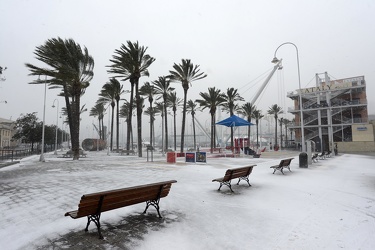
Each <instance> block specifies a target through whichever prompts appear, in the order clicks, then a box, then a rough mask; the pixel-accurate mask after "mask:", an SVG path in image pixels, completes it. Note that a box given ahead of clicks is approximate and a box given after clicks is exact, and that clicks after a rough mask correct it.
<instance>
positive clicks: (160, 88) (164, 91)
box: [152, 76, 175, 150]
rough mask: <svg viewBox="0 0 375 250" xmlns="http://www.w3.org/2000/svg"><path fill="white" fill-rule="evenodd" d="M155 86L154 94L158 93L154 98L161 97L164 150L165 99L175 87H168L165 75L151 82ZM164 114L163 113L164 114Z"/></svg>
mask: <svg viewBox="0 0 375 250" xmlns="http://www.w3.org/2000/svg"><path fill="white" fill-rule="evenodd" d="M152 83H153V84H154V87H155V94H156V95H158V97H157V98H156V100H160V99H162V100H163V102H162V109H163V114H162V116H163V118H164V131H165V132H164V136H165V150H167V149H168V119H167V117H168V115H167V105H166V104H167V101H168V94H169V93H170V92H171V91H173V90H174V89H175V88H173V87H170V84H171V82H170V79H169V78H167V77H165V76H159V78H158V80H156V81H153V82H152ZM164 114H165V115H164Z"/></svg>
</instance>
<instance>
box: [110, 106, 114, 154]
mask: <svg viewBox="0 0 375 250" xmlns="http://www.w3.org/2000/svg"><path fill="white" fill-rule="evenodd" d="M111 106H112V105H111ZM114 111H115V106H114V105H113V106H112V117H111V147H110V149H111V151H112V150H113V123H114V118H115V112H114Z"/></svg>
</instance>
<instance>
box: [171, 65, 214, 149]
mask: <svg viewBox="0 0 375 250" xmlns="http://www.w3.org/2000/svg"><path fill="white" fill-rule="evenodd" d="M173 69H174V70H170V71H169V73H170V74H171V76H170V77H171V81H173V82H180V83H181V84H182V88H183V89H184V106H183V110H182V127H181V150H180V151H181V153H182V152H183V151H184V143H185V120H186V103H187V92H188V89H189V85H190V84H191V83H192V82H193V81H197V80H200V79H203V78H205V77H206V76H207V75H206V74H204V73H203V72H199V71H200V69H199V65H195V66H194V65H193V63H191V62H190V59H182V62H181V64H176V63H175V64H174V65H173Z"/></svg>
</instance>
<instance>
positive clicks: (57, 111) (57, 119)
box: [52, 99, 59, 155]
mask: <svg viewBox="0 0 375 250" xmlns="http://www.w3.org/2000/svg"><path fill="white" fill-rule="evenodd" d="M55 101H57V109H56V136H55V153H54V155H57V128H58V126H59V100H57V99H55V100H53V104H52V108H55Z"/></svg>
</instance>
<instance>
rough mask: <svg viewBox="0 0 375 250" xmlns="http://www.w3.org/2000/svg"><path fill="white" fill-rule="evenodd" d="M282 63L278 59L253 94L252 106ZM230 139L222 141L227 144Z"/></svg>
mask: <svg viewBox="0 0 375 250" xmlns="http://www.w3.org/2000/svg"><path fill="white" fill-rule="evenodd" d="M282 61H283V59H280V60H279V61H278V62H277V63H276V64H275V66H274V67H273V69H272V71H271V73H270V74H269V75H268V76H267V78H266V80H264V82H263V84H262V86H260V88H259V89H258V92H257V93H256V94H255V96H254V97H253V100H251V104H253V105H254V103H255V102H256V101H257V100H258V98H259V96H260V94H262V92H263V90H264V89H265V87H266V86H267V84H268V83H269V81H270V80H271V78H272V76H273V74H275V72H276V70H277V69H279V68H280V69H281V68H282V66H281V62H282ZM236 129H237V128H234V131H235V130H236ZM229 138H230V135H229V136H228V137H227V138H226V139H225V140H224V142H227V141H228V140H229Z"/></svg>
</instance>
